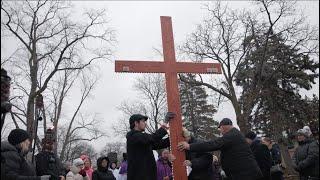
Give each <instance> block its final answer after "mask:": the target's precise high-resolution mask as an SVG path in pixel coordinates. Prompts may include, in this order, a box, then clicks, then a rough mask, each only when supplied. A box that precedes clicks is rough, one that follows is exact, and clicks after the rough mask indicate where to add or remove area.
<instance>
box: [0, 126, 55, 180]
mask: <svg viewBox="0 0 320 180" xmlns="http://www.w3.org/2000/svg"><path fill="white" fill-rule="evenodd" d="M29 147H30V136H29V134H28V133H27V132H26V131H25V130H22V129H14V130H12V131H11V132H10V134H9V136H8V141H4V142H1V156H3V157H5V158H6V159H5V180H18V179H19V180H49V178H50V176H49V175H44V176H36V172H35V169H34V168H33V167H32V166H31V165H29V163H28V162H27V161H26V160H25V156H26V154H27V153H28V152H29Z"/></svg>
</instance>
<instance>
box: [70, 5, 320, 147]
mask: <svg viewBox="0 0 320 180" xmlns="http://www.w3.org/2000/svg"><path fill="white" fill-rule="evenodd" d="M203 3H205V1H175V2H169V1H162V2H161V1H154V2H149V1H119V2H118V1H117V2H116V1H109V2H108V1H93V2H92V1H73V4H74V5H75V6H76V7H75V8H74V10H75V11H82V10H83V9H84V8H88V9H90V8H94V9H96V8H106V9H107V10H108V13H109V15H108V17H109V19H110V20H111V22H110V25H111V27H112V28H114V29H115V30H116V34H117V41H118V44H117V45H116V52H115V58H116V59H126V60H162V59H160V57H159V56H157V55H156V53H155V52H154V50H153V47H160V46H161V45H162V44H161V29H160V16H171V17H172V22H173V31H174V39H175V45H178V44H180V43H181V42H183V41H184V40H185V38H186V35H187V34H188V33H191V32H192V31H193V30H194V29H195V27H196V24H198V23H200V22H201V20H202V19H203V17H204V15H205V13H206V11H205V10H202V9H201V5H202V4H203ZM229 5H230V6H231V7H232V8H244V7H249V6H250V3H248V2H246V1H230V2H229ZM299 6H300V7H301V8H304V9H305V13H306V14H307V15H308V16H309V17H310V19H309V20H310V22H311V23H312V24H316V25H318V26H319V23H318V22H319V1H302V2H299ZM100 68H101V71H102V75H101V79H100V81H99V84H98V86H97V88H96V89H95V90H94V99H92V100H90V102H88V104H90V105H89V106H88V109H87V110H92V111H94V112H97V113H100V116H101V118H102V119H103V127H104V128H105V130H106V131H108V132H110V128H109V127H110V125H111V124H113V123H116V121H117V119H118V118H119V117H120V116H121V114H120V112H119V111H118V110H117V109H116V107H117V106H118V105H119V104H120V103H121V102H122V101H124V100H133V99H135V98H137V96H138V93H137V92H135V91H134V90H133V88H132V85H133V82H134V78H136V77H137V76H139V74H118V73H115V72H114V62H106V63H102V64H101V66H100ZM216 76H219V75H216ZM318 91H319V88H318V85H317V86H316V88H314V89H313V90H312V92H313V93H316V94H317V95H318V96H319V92H318ZM309 94H312V93H309ZM223 117H229V118H231V119H235V113H234V111H233V108H232V106H231V105H230V103H223V104H221V105H220V107H219V109H218V112H217V113H216V114H215V117H214V118H215V119H217V120H220V119H221V118H223ZM107 141H112V140H111V139H110V138H104V139H100V140H99V141H97V142H95V143H94V146H95V148H96V149H97V150H100V149H101V148H102V146H103V145H104V144H105V142H107Z"/></svg>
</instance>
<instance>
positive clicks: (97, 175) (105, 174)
mask: <svg viewBox="0 0 320 180" xmlns="http://www.w3.org/2000/svg"><path fill="white" fill-rule="evenodd" d="M104 159H105V160H107V161H108V164H107V166H106V167H102V161H103V160H104ZM108 167H109V158H108V157H100V158H98V160H97V168H98V169H97V170H95V171H93V173H92V180H116V178H115V177H114V175H113V174H112V172H111V171H110V170H109V169H108Z"/></svg>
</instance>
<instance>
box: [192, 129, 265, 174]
mask: <svg viewBox="0 0 320 180" xmlns="http://www.w3.org/2000/svg"><path fill="white" fill-rule="evenodd" d="M216 150H220V151H221V155H220V157H221V165H222V169H223V170H224V171H225V173H226V175H227V176H228V179H231V180H255V179H258V178H261V177H262V173H261V171H260V169H259V166H258V164H257V162H256V160H255V159H254V156H253V154H252V152H251V150H250V147H249V144H248V143H247V142H246V140H245V138H244V136H243V134H242V133H241V132H240V131H239V130H237V129H236V128H233V129H231V130H230V131H229V132H228V133H226V134H224V135H223V136H222V137H220V138H217V139H215V140H213V141H209V142H204V143H196V144H191V145H190V151H192V152H209V151H216Z"/></svg>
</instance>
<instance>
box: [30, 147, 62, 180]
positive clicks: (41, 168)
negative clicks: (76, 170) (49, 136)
mask: <svg viewBox="0 0 320 180" xmlns="http://www.w3.org/2000/svg"><path fill="white" fill-rule="evenodd" d="M35 160H36V172H37V175H38V176H42V175H51V178H50V180H60V178H59V176H63V175H64V172H63V165H62V163H61V161H60V159H59V158H58V157H57V156H56V155H55V154H54V153H53V152H48V151H42V152H40V153H38V154H37V155H36V158H35Z"/></svg>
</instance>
